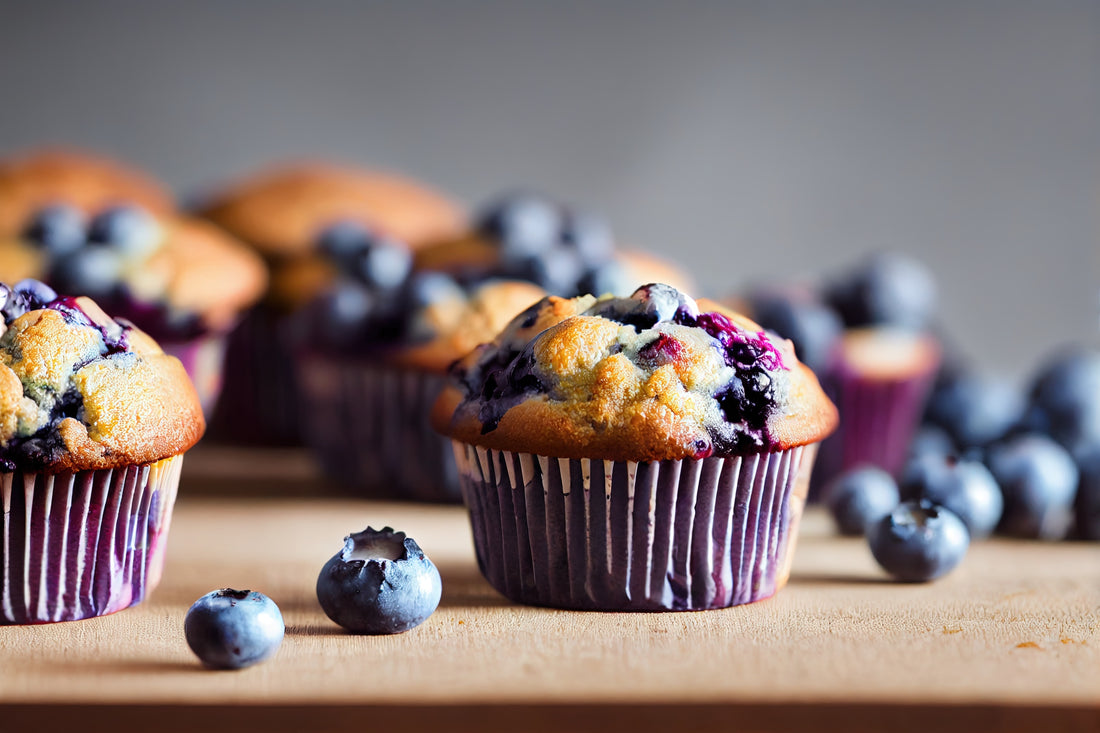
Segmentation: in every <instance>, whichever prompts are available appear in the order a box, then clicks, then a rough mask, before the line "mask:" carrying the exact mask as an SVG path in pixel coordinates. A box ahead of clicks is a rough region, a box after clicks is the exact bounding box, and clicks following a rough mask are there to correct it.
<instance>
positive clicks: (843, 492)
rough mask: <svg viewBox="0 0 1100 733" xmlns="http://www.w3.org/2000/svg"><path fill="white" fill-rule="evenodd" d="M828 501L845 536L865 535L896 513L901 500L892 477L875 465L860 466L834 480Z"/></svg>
mask: <svg viewBox="0 0 1100 733" xmlns="http://www.w3.org/2000/svg"><path fill="white" fill-rule="evenodd" d="M824 500H825V506H826V507H828V509H829V513H830V514H831V515H832V517H833V520H834V521H835V522H836V526H837V529H838V530H839V531H840V533H841V534H845V535H862V534H863V533H864V532H866V531H867V526H868V525H869V524H871V523H872V522H877V521H878V520H880V519H882V518H883V517H885V516H886V515H887V514H889V513H890V512H891V511H893V509H894V507H896V506H897V505H898V502H899V501H901V498H900V496H899V495H898V485H897V482H896V481H894V479H893V477H892V476H891V475H890V474H888V473H886V471H883V470H882V469H881V468H876V467H874V466H859V467H857V468H852V469H849V470H847V471H845V472H843V473H841V474H839V475H838V476H837V477H836V478H834V479H833V480H832V481H830V482H829V485H828V486H826V487H825V492H824Z"/></svg>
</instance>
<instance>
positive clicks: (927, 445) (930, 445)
mask: <svg viewBox="0 0 1100 733" xmlns="http://www.w3.org/2000/svg"><path fill="white" fill-rule="evenodd" d="M955 452H956V451H955V443H954V442H953V441H952V440H951V436H950V435H948V434H947V431H946V430H944V429H943V428H941V427H938V426H936V425H930V424H928V423H925V424H924V425H921V426H920V428H919V429H918V430H917V433H916V435H914V436H913V440H912V442H910V443H909V456H910V457H914V456H919V455H923V454H925V453H933V454H935V455H940V456H948V455H951V454H952V453H955Z"/></svg>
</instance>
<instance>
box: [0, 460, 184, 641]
mask: <svg viewBox="0 0 1100 733" xmlns="http://www.w3.org/2000/svg"><path fill="white" fill-rule="evenodd" d="M182 464H183V456H182V455H178V456H173V457H171V458H165V459H163V460H161V461H158V462H156V463H152V464H146V465H141V466H127V467H123V468H117V469H103V470H98V471H80V472H76V473H57V474H47V473H32V472H20V471H15V472H11V473H2V474H0V481H2V483H0V491H2V500H3V508H4V514H3V517H2V518H0V566H2V567H0V570H2V573H3V576H2V586H0V623H2V624H36V623H49V622H53V621H73V620H76V619H83V618H91V617H94V616H103V615H106V614H109V613H114V612H115V611H119V610H122V609H123V608H127V607H129V606H133V605H135V604H137V603H140V602H141V601H142V600H143V599H144V598H145V597H146V596H147V595H148V594H149V592H150V591H152V589H153V588H154V587H156V584H157V583H158V582H159V580H160V575H161V570H162V569H163V566H164V549H165V539H166V537H167V533H168V526H169V524H170V523H171V518H172V505H173V504H174V503H175V498H176V489H177V487H178V485H179V478H180V468H181V466H182Z"/></svg>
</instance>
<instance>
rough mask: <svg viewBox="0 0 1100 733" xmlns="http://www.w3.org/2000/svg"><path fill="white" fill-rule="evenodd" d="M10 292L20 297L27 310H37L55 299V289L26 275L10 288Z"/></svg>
mask: <svg viewBox="0 0 1100 733" xmlns="http://www.w3.org/2000/svg"><path fill="white" fill-rule="evenodd" d="M12 292H13V293H14V294H15V295H16V296H17V297H19V298H22V300H23V302H24V303H25V304H26V307H27V310H37V309H38V308H41V307H43V306H44V305H46V304H47V303H52V302H53V301H55V300H57V291H56V290H54V289H53V288H51V287H50V286H49V285H47V284H46V283H44V282H42V281H41V280H35V279H34V278H31V277H28V278H26V279H25V280H20V281H19V282H17V283H16V284H15V287H13V288H12Z"/></svg>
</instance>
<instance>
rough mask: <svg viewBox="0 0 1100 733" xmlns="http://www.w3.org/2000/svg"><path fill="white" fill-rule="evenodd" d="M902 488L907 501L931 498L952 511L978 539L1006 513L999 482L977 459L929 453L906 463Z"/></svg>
mask: <svg viewBox="0 0 1100 733" xmlns="http://www.w3.org/2000/svg"><path fill="white" fill-rule="evenodd" d="M899 488H900V490H901V496H902V498H904V499H928V500H929V501H931V502H932V503H934V504H938V505H940V506H943V507H946V508H947V509H950V510H951V511H952V512H954V513H955V514H957V515H958V517H959V518H960V519H962V521H963V522H964V523H965V524H966V527H967V529H968V530H970V536H971V537H972V538H973V539H976V540H977V539H982V538H984V537H988V536H989V535H990V533H992V532H993V529H994V528H995V527H996V526H997V523H998V522H999V521H1000V520H1001V514H1002V513H1003V511H1004V497H1003V496H1002V495H1001V489H1000V487H999V486H998V485H997V481H996V479H994V478H993V474H991V473H990V472H989V469H987V468H986V467H985V466H984V465H982V464H981V463H980V462H978V461H976V460H970V459H966V458H957V457H955V456H939V455H935V454H930V453H926V454H924V455H922V456H918V457H916V458H913V459H911V460H910V461H909V463H908V464H906V467H905V469H904V470H903V472H902V477H901V480H900V481H899Z"/></svg>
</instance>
